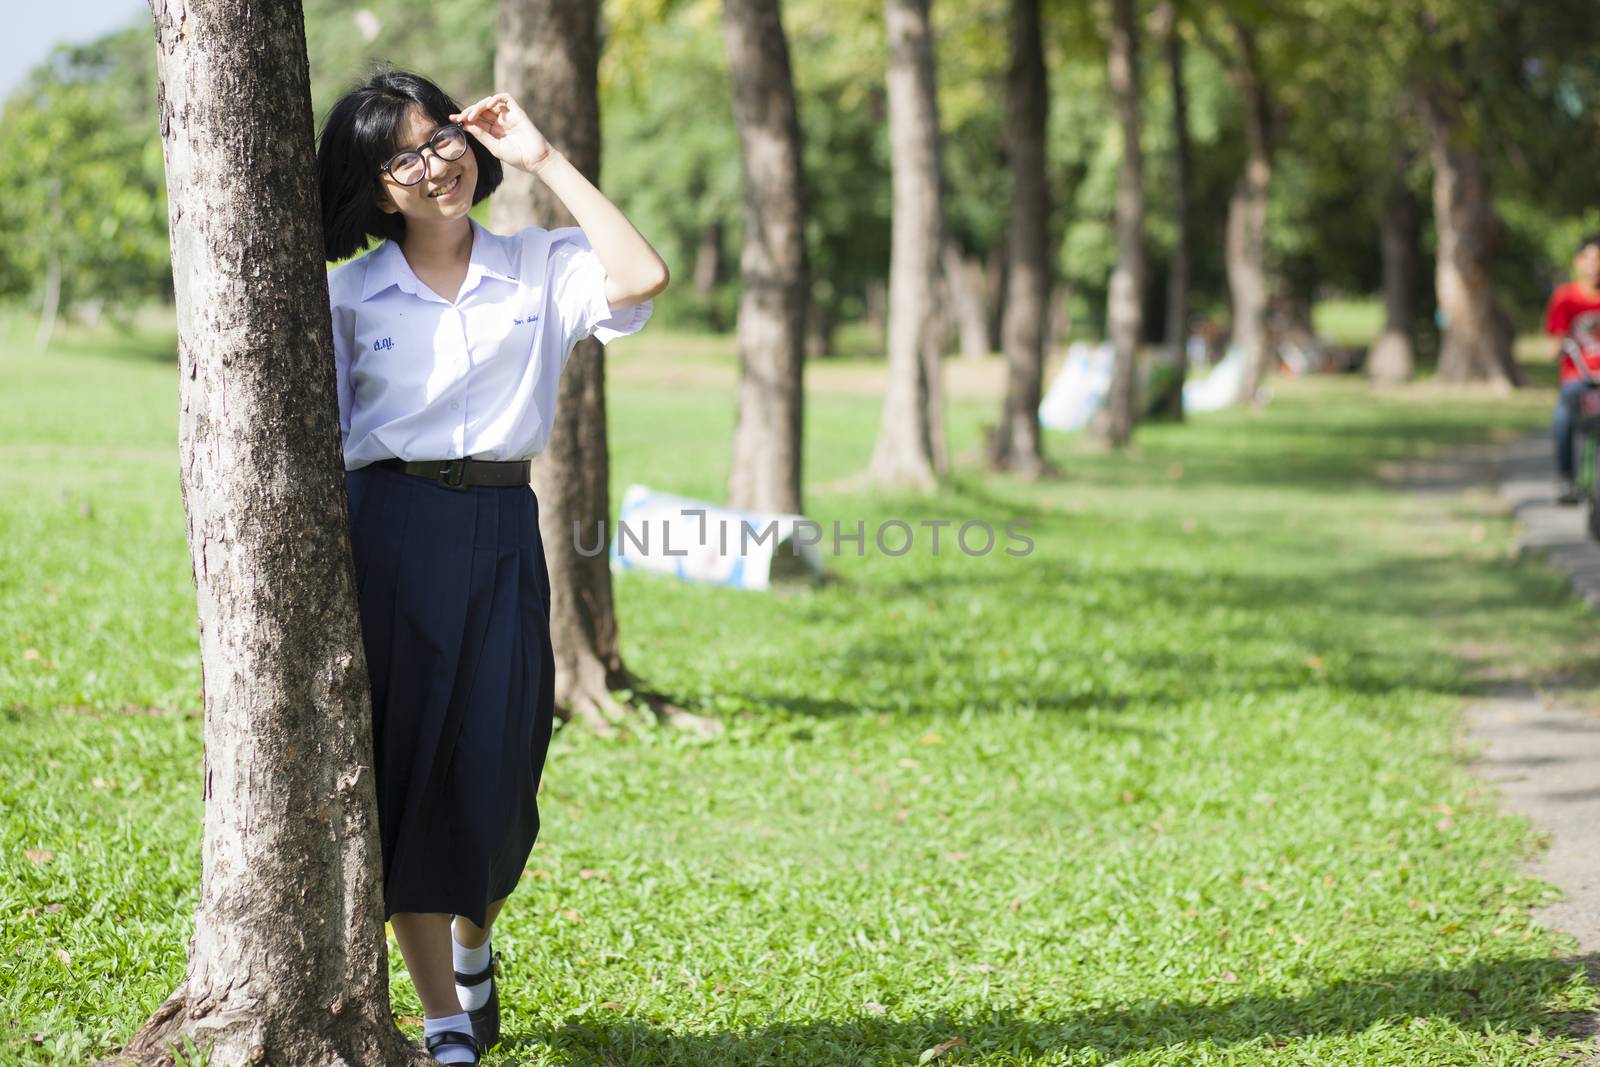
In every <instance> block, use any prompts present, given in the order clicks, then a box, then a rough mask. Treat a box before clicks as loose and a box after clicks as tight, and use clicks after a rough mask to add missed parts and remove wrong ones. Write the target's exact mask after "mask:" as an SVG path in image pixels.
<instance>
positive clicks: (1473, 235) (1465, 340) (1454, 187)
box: [1419, 83, 1523, 387]
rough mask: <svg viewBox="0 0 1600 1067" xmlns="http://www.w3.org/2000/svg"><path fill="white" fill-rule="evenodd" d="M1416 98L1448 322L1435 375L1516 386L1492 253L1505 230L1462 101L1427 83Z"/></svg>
mask: <svg viewBox="0 0 1600 1067" xmlns="http://www.w3.org/2000/svg"><path fill="white" fill-rule="evenodd" d="M1419 98H1420V102H1421V105H1422V115H1423V123H1424V125H1425V126H1426V127H1427V131H1428V155H1429V158H1430V159H1431V160H1432V162H1433V219H1434V228H1435V229H1436V230H1437V232H1438V253H1437V267H1436V270H1435V275H1434V284H1435V287H1436V288H1437V290H1438V301H1439V308H1440V309H1441V310H1442V311H1443V312H1444V319H1445V327H1444V338H1443V340H1442V342H1441V346H1440V349H1439V372H1438V374H1439V380H1440V381H1445V382H1493V383H1498V384H1500V385H1502V386H1506V387H1510V386H1513V385H1521V384H1522V380H1523V378H1522V371H1521V368H1519V367H1518V366H1517V362H1516V358H1515V356H1514V355H1513V353H1512V342H1513V340H1514V331H1513V329H1512V325H1511V320H1510V318H1509V317H1508V316H1507V315H1506V313H1505V310H1504V309H1503V308H1502V307H1501V306H1500V300H1499V298H1498V297H1497V296H1496V295H1495V290H1494V262H1495V255H1496V254H1497V252H1498V251H1499V248H1500V239H1501V236H1502V233H1503V230H1504V227H1503V226H1502V225H1501V222H1500V216H1499V214H1498V213H1497V212H1496V211H1495V208H1494V201H1493V200H1492V198H1491V197H1490V194H1489V176H1488V174H1487V173H1486V172H1485V170H1484V166H1483V159H1482V158H1481V157H1480V156H1479V155H1478V152H1477V150H1476V149H1475V148H1473V147H1472V145H1471V144H1470V142H1469V140H1468V137H1467V132H1466V130H1465V129H1464V123H1463V122H1462V118H1461V101H1460V100H1459V99H1458V98H1457V97H1456V95H1455V94H1454V93H1453V92H1452V91H1451V90H1450V89H1449V88H1448V87H1446V86H1444V85H1442V84H1437V83H1436V84H1432V85H1428V86H1425V87H1424V88H1423V91H1422V92H1421V93H1420V94H1419Z"/></svg>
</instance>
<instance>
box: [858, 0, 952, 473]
mask: <svg viewBox="0 0 1600 1067" xmlns="http://www.w3.org/2000/svg"><path fill="white" fill-rule="evenodd" d="M928 3H929V0H885V3H884V22H885V27H886V29H887V31H888V37H889V75H888V88H889V146H890V151H889V155H890V159H891V166H892V174H893V183H894V216H893V223H892V225H893V236H892V253H891V256H890V263H889V381H888V386H887V390H886V392H885V395H884V401H883V418H882V422H881V424H880V426H879V429H878V441H877V444H876V446H875V447H874V448H873V451H872V459H871V462H870V463H869V464H868V477H869V479H870V480H872V481H874V482H877V483H878V484H880V485H899V484H903V485H911V486H918V487H922V488H931V487H932V486H933V485H934V484H935V483H936V482H937V480H938V478H939V477H940V476H941V475H942V474H943V473H944V471H943V469H942V467H941V466H940V463H939V459H940V457H941V455H942V453H943V451H944V446H943V441H942V440H939V439H936V436H935V435H936V434H938V433H939V432H940V429H941V426H940V421H941V420H940V418H939V415H940V412H939V411H938V407H939V402H940V381H939V377H940V372H939V360H940V356H941V348H942V342H943V337H942V336H941V331H940V330H939V329H938V325H939V324H938V322H937V321H936V319H937V315H936V312H937V308H936V306H935V304H936V301H937V296H938V291H939V257H940V250H941V249H942V248H943V245H944V224H943V218H942V215H941V209H940V203H939V197H940V174H939V112H938V105H937V99H936V96H935V91H934V89H935V81H934V71H933V34H932V31H931V28H930V26H929V21H928Z"/></svg>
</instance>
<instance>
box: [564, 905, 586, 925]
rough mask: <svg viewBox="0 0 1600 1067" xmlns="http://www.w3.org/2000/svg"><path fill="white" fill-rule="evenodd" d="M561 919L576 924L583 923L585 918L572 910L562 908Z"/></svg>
mask: <svg viewBox="0 0 1600 1067" xmlns="http://www.w3.org/2000/svg"><path fill="white" fill-rule="evenodd" d="M561 917H562V918H563V919H566V920H568V921H570V922H575V923H581V922H583V916H582V915H579V914H578V913H577V912H576V911H574V910H573V909H572V908H562V909H561Z"/></svg>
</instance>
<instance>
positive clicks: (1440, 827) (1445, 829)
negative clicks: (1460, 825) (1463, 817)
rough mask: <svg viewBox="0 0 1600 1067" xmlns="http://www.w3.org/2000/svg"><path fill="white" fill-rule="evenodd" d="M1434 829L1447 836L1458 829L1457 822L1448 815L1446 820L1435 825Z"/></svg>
mask: <svg viewBox="0 0 1600 1067" xmlns="http://www.w3.org/2000/svg"><path fill="white" fill-rule="evenodd" d="M1433 828H1434V829H1435V830H1437V831H1439V832H1440V833H1441V834H1447V833H1449V832H1450V831H1451V830H1454V829H1455V828H1456V821H1455V820H1454V819H1452V818H1451V817H1450V816H1448V815H1446V816H1445V817H1444V818H1442V819H1440V820H1439V821H1438V822H1436V823H1434V824H1433Z"/></svg>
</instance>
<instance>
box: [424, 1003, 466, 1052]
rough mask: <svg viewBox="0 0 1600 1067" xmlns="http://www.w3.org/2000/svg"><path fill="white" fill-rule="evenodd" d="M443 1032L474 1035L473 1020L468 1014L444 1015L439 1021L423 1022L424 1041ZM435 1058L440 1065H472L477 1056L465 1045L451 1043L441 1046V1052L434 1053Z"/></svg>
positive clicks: (426, 1020)
mask: <svg viewBox="0 0 1600 1067" xmlns="http://www.w3.org/2000/svg"><path fill="white" fill-rule="evenodd" d="M441 1030H459V1031H461V1032H462V1033H464V1034H470V1033H472V1020H471V1019H469V1018H468V1017H467V1013H466V1012H462V1013H461V1014H460V1015H444V1016H441V1017H439V1018H437V1019H423V1020H422V1036H423V1038H424V1039H426V1038H430V1037H432V1036H433V1035H434V1034H437V1033H439V1032H440V1031H441ZM433 1058H434V1059H436V1060H438V1061H439V1062H440V1063H471V1062H472V1061H473V1060H474V1059H476V1057H475V1056H473V1054H472V1050H471V1049H470V1048H468V1047H467V1046H465V1045H461V1044H457V1043H455V1042H450V1043H449V1044H445V1045H440V1046H439V1050H438V1051H437V1052H434V1053H433Z"/></svg>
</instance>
